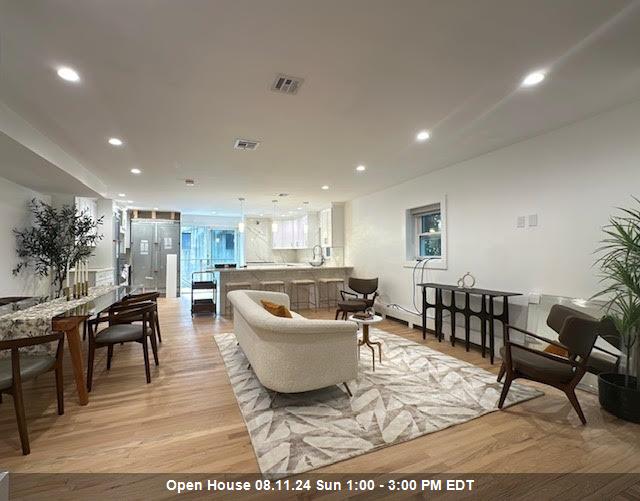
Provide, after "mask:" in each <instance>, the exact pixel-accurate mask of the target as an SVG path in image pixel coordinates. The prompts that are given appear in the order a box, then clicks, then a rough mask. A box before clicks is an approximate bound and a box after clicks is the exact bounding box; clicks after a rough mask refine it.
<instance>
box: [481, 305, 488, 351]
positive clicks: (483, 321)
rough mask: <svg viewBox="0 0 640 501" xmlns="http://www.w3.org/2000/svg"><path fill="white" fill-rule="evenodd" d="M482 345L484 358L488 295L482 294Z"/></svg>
mask: <svg viewBox="0 0 640 501" xmlns="http://www.w3.org/2000/svg"><path fill="white" fill-rule="evenodd" d="M480 321H481V325H480V345H481V347H482V358H484V357H485V356H486V355H485V352H486V349H487V297H486V296H482V307H481V308H480Z"/></svg>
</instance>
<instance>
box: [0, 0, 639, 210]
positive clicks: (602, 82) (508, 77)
mask: <svg viewBox="0 0 640 501" xmlns="http://www.w3.org/2000/svg"><path fill="white" fill-rule="evenodd" d="M638 3H639V2H637V1H635V2H632V1H629V0H607V1H606V2H605V1H602V0H526V1H525V0H481V1H479V0H458V1H455V2H454V1H447V2H445V1H442V0H432V1H429V0H395V1H390V0H349V1H345V0H321V1H317V0H316V1H313V0H260V1H257V0H215V1H214V0H180V1H175V0H136V1H135V2H133V1H131V0H109V1H108V2H107V1H101V0H83V1H81V2H80V1H78V0H40V1H38V2H27V1H12V0H0V36H1V37H2V38H1V39H2V47H1V49H2V54H1V56H2V57H1V63H2V66H1V87H0V90H1V92H2V100H3V101H5V103H6V104H7V105H8V106H9V107H11V108H12V109H13V110H14V111H16V112H17V113H19V114H20V115H21V116H22V117H24V118H25V119H26V120H28V121H29V122H31V124H32V125H34V126H35V127H36V128H37V129H39V130H40V131H41V132H43V133H44V134H46V135H47V136H48V137H49V138H51V139H52V140H54V141H55V142H56V143H57V144H58V145H60V146H61V147H62V148H63V149H64V150H66V151H67V152H68V153H69V154H71V155H72V156H74V157H75V158H76V159H77V160H78V161H80V162H81V163H82V164H83V165H84V166H85V167H86V168H88V169H89V170H91V171H93V172H94V173H95V174H96V175H97V176H98V177H100V178H101V179H102V180H103V181H104V182H105V183H106V185H107V186H108V190H109V193H108V194H109V195H110V196H115V194H117V193H120V192H124V193H126V195H127V197H126V198H128V199H132V200H134V201H135V205H138V206H147V207H152V206H161V207H163V208H173V209H180V210H183V211H187V212H199V213H207V212H210V211H213V210H217V211H218V212H219V213H229V212H237V211H238V202H237V197H239V196H243V197H245V198H246V199H247V211H248V212H253V213H257V212H269V211H270V206H271V200H272V199H273V196H274V194H276V193H279V192H288V193H290V194H291V195H290V196H289V197H288V198H287V201H286V202H285V203H283V204H282V205H285V206H287V207H289V208H294V207H296V206H299V205H300V203H301V202H302V201H303V200H309V201H310V202H311V205H312V206H313V207H319V206H321V205H324V204H326V203H328V202H329V201H340V200H348V199H351V198H353V197H356V196H358V195H361V194H365V193H370V192H373V191H375V190H378V189H381V188H384V187H387V186H391V185H393V184H397V183H399V182H402V181H404V180H407V179H410V178H413V177H416V176H418V175H420V174H422V173H425V172H428V171H432V170H435V169H438V168H442V167H445V166H447V165H450V164H452V163H455V162H458V161H460V160H463V159H466V158H470V157H473V156H476V155H479V154H481V153H484V152H487V151H490V150H493V149H495V148H498V147H501V146H504V145H507V144H510V143H512V142H514V141H518V140H520V139H523V138H526V137H530V136H533V135H536V134H539V133H541V132H544V131H547V130H551V129H554V128H557V127H559V126H561V125H563V124H567V123H570V122H573V121H575V120H578V119H581V118H584V117H586V116H589V115H592V114H594V113H598V112H601V111H604V110H607V109H610V108H612V107H614V106H617V105H620V104H622V103H624V102H628V101H630V100H632V99H637V98H638V97H640V8H639V5H638ZM59 65H69V66H72V67H74V68H75V69H76V70H77V71H78V72H79V73H80V75H81V77H82V81H81V83H79V84H69V83H66V82H64V81H62V80H60V79H59V78H58V77H57V76H56V74H55V68H56V67H57V66H59ZM539 68H541V69H545V70H547V71H548V72H549V74H548V79H547V80H546V81H545V82H544V83H543V84H542V85H540V86H539V87H536V88H531V89H520V88H519V87H518V86H519V83H520V81H521V79H522V78H523V77H524V76H525V75H526V74H527V73H528V72H530V71H531V70H534V69H539ZM277 73H287V74H291V75H294V76H299V77H302V78H304V79H305V81H304V83H303V85H302V87H301V89H300V91H299V92H298V94H297V95H295V96H286V95H279V94H275V93H273V92H271V91H270V86H271V83H272V81H273V79H274V77H275V76H276V74H277ZM420 129H429V130H430V131H431V132H432V139H431V140H430V141H429V142H427V143H424V144H417V143H415V141H414V136H415V133H416V132H417V131H419V130H420ZM110 136H118V137H121V138H123V139H124V140H125V141H126V145H125V147H123V148H114V147H111V146H109V145H108V144H107V143H106V140H107V138H108V137H110ZM238 137H243V138H249V139H258V140H260V141H261V142H262V144H261V146H260V147H259V149H258V150H256V151H253V152H243V151H236V150H234V149H233V148H232V146H233V142H234V140H235V139H236V138H238ZM360 163H363V164H365V165H366V166H367V171H366V173H364V174H356V173H355V172H354V168H355V167H356V165H358V164H360ZM132 167H139V168H140V169H142V171H143V173H142V175H140V176H133V175H131V174H130V173H129V169H130V168H132ZM185 178H194V179H195V180H196V182H197V186H196V187H195V188H187V187H185V186H184V183H183V180H184V179H185ZM323 184H327V185H329V186H330V187H331V189H330V190H328V191H322V190H321V189H320V186H321V185H323Z"/></svg>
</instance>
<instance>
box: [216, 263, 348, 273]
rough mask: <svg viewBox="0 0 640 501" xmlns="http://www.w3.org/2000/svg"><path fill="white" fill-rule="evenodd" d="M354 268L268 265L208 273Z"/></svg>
mask: <svg viewBox="0 0 640 501" xmlns="http://www.w3.org/2000/svg"><path fill="white" fill-rule="evenodd" d="M352 268H353V266H334V265H328V266H311V265H310V264H293V265H288V266H287V265H282V264H279V265H278V264H273V265H271V264H267V265H257V266H248V267H247V268H217V269H211V270H207V271H211V272H216V271H217V272H220V273H229V272H243V271H245V272H247V271H249V272H250V271H298V270H302V271H309V270H317V271H320V270H350V269H352Z"/></svg>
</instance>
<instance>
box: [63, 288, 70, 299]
mask: <svg viewBox="0 0 640 501" xmlns="http://www.w3.org/2000/svg"><path fill="white" fill-rule="evenodd" d="M62 293H63V294H64V297H66V298H67V301H70V300H71V288H70V287H65V288H64V289H62Z"/></svg>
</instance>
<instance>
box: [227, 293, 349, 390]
mask: <svg viewBox="0 0 640 501" xmlns="http://www.w3.org/2000/svg"><path fill="white" fill-rule="evenodd" d="M227 298H228V300H229V301H231V304H232V305H233V324H234V332H235V335H236V338H237V339H238V342H239V343H240V347H241V348H242V351H244V353H245V355H246V356H247V358H248V359H249V363H251V367H252V369H253V372H254V373H255V374H256V376H257V377H258V379H259V380H260V383H262V385H263V386H265V387H266V388H269V389H271V390H273V391H277V392H280V393H297V392H302V391H310V390H317V389H319V388H324V387H326V386H331V385H334V384H341V383H346V382H348V381H351V380H354V379H356V377H357V375H358V338H357V331H358V326H357V325H356V324H355V323H354V322H344V321H341V320H310V319H306V318H304V317H302V316H301V315H298V314H297V313H295V312H291V315H292V316H293V318H280V317H276V316H275V315H272V314H271V313H269V312H268V311H267V310H265V309H264V307H263V306H262V304H261V303H260V300H262V299H264V300H266V301H272V302H274V303H278V304H283V305H285V306H286V307H287V308H289V296H287V295H286V294H283V293H281V292H269V291H256V290H236V291H231V292H229V293H228V294H227Z"/></svg>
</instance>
